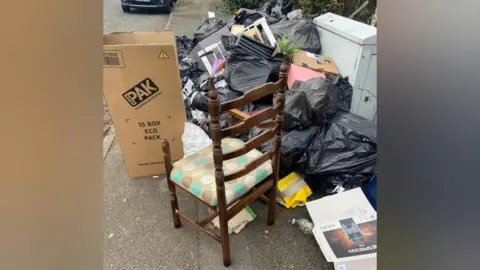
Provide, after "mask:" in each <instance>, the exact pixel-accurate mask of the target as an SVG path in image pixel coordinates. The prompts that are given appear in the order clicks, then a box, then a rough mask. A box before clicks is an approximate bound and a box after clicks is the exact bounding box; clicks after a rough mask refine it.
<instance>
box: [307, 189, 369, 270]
mask: <svg viewBox="0 0 480 270" xmlns="http://www.w3.org/2000/svg"><path fill="white" fill-rule="evenodd" d="M307 210H308V212H309V214H310V217H311V218H312V221H313V223H314V228H313V234H314V236H315V239H316V240H317V243H318V245H319V246H320V249H321V250H322V252H323V254H324V256H325V258H326V259H327V261H328V262H332V263H333V264H334V266H335V269H336V270H376V269H377V212H376V211H375V210H374V209H373V207H372V206H371V204H370V203H369V201H368V199H367V198H366V197H365V195H364V193H363V191H362V189H361V188H356V189H352V190H349V191H345V192H342V193H339V194H336V195H332V196H327V197H324V198H321V199H318V200H315V201H311V202H307ZM347 232H348V233H347Z"/></svg>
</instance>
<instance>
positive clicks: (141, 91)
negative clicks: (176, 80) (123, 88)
mask: <svg viewBox="0 0 480 270" xmlns="http://www.w3.org/2000/svg"><path fill="white" fill-rule="evenodd" d="M159 91H160V89H159V88H158V86H157V85H156V84H155V83H154V82H153V81H152V80H151V79H150V78H146V79H145V80H143V81H141V82H140V83H138V84H137V85H135V86H134V87H132V88H131V89H129V90H128V91H127V92H125V93H123V97H124V98H125V100H126V101H127V102H128V104H130V105H131V106H132V107H138V106H139V105H141V104H143V103H144V102H145V101H147V100H148V99H149V98H151V97H152V96H154V95H155V94H157V93H158V92H159Z"/></svg>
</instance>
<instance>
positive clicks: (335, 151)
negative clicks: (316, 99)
mask: <svg viewBox="0 0 480 270" xmlns="http://www.w3.org/2000/svg"><path fill="white" fill-rule="evenodd" d="M302 159H303V160H305V165H304V168H303V170H302V171H303V173H304V174H305V175H306V178H305V179H306V181H307V183H308V185H309V186H310V187H311V188H312V189H318V188H321V187H323V188H325V189H326V191H327V193H330V194H331V193H332V192H333V190H334V189H335V187H337V185H339V186H342V187H343V188H345V189H347V190H348V189H352V188H355V187H360V186H362V185H363V184H364V183H366V182H368V181H369V180H370V179H371V178H372V177H373V175H374V174H375V172H376V165H377V131H376V124H375V123H374V122H372V121H370V120H367V119H365V118H363V117H360V116H357V115H354V114H352V113H348V112H337V114H336V115H335V117H334V118H333V119H332V120H331V121H330V122H329V123H328V124H327V125H325V126H324V127H323V128H322V129H321V131H320V132H318V133H317V134H316V136H315V138H314V139H313V140H312V143H311V144H310V145H309V146H308V148H307V151H306V152H305V153H304V156H303V157H302Z"/></svg>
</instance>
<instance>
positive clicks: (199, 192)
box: [163, 57, 288, 266]
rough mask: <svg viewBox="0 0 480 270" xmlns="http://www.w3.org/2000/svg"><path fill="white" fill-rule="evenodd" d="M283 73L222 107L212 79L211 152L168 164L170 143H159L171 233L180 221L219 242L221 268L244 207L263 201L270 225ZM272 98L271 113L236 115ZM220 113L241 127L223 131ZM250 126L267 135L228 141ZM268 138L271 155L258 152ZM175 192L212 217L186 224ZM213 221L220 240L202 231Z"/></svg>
mask: <svg viewBox="0 0 480 270" xmlns="http://www.w3.org/2000/svg"><path fill="white" fill-rule="evenodd" d="M284 58H285V57H284ZM287 69H288V67H287V65H286V63H285V59H284V61H283V63H282V65H281V67H280V73H279V80H278V81H277V82H275V83H267V84H264V85H262V86H260V87H257V88H255V89H252V90H250V91H248V92H246V93H245V94H244V95H243V96H241V97H238V98H236V99H234V100H231V101H228V102H224V103H223V104H221V103H220V99H219V98H218V93H217V91H216V89H215V84H214V80H213V78H211V79H210V90H209V93H208V96H209V114H210V127H211V138H212V142H213V146H211V147H207V148H205V149H203V150H201V151H199V152H198V153H195V154H193V155H191V156H188V157H184V158H183V159H180V160H179V161H177V162H175V163H174V164H172V160H171V157H170V148H169V144H168V141H166V140H164V141H163V152H164V159H165V167H166V172H167V182H168V188H169V191H170V203H171V207H172V215H173V223H174V227H175V228H179V227H180V226H181V222H180V218H183V219H184V220H186V221H187V222H189V223H191V224H192V225H193V226H195V227H197V228H198V229H200V230H201V231H203V232H205V233H206V234H208V235H209V236H211V237H212V238H214V239H215V240H217V241H218V242H220V243H221V245H222V252H223V264H224V265H225V266H229V265H230V264H231V259H230V244H229V234H228V221H229V220H230V219H231V218H233V217H234V216H235V215H236V214H238V213H239V212H240V211H241V210H242V209H243V208H244V207H245V206H246V205H247V204H249V203H251V202H253V201H254V200H256V199H257V198H261V199H262V200H264V201H266V202H267V204H268V218H267V223H268V225H273V223H274V219H275V206H276V190H277V189H276V187H277V181H278V173H279V161H280V144H281V131H282V124H283V115H284V107H285V91H286V88H287V86H286V85H287V83H286V80H287ZM272 94H274V95H276V102H275V103H274V105H273V106H272V107H270V108H268V109H265V110H262V111H259V112H257V113H255V114H253V115H248V116H245V115H243V114H241V113H239V112H240V111H239V110H238V109H237V108H241V107H243V106H245V105H247V104H249V103H251V102H252V101H255V100H258V99H261V98H263V97H266V96H269V95H272ZM222 112H229V113H230V115H232V116H233V117H237V118H240V119H239V120H243V121H240V123H234V122H232V121H230V122H231V123H232V124H233V125H231V126H229V127H227V128H225V129H221V126H220V114H221V113H222ZM269 119H272V120H273V121H270V122H269V124H268V123H267V122H265V121H266V120H269ZM254 126H257V127H263V128H265V130H264V131H263V132H262V133H261V134H259V135H258V136H256V137H254V138H252V139H250V140H249V141H248V142H246V143H244V142H242V141H240V140H238V139H235V138H232V136H233V135H235V134H241V133H243V132H246V131H248V130H249V129H251V128H253V127H254ZM272 138H274V140H273V142H274V143H273V146H272V149H269V150H268V151H266V152H265V153H262V152H260V151H258V150H257V149H256V148H257V147H259V146H260V145H262V144H263V143H265V142H267V141H269V140H270V139H272ZM176 187H179V188H182V189H184V190H186V191H187V192H189V193H191V194H192V195H194V196H195V197H196V198H197V199H199V200H200V201H202V202H204V203H205V204H206V205H207V206H208V207H209V208H210V210H211V212H212V213H211V214H210V215H209V216H208V217H207V218H205V219H204V220H202V221H198V222H197V221H194V220H192V219H189V218H188V217H187V216H186V215H185V214H184V213H182V212H180V211H179V207H178V201H177V195H176ZM266 192H269V193H268V196H266V195H264V193H266ZM217 216H218V217H219V223H220V235H218V234H217V233H215V232H214V231H212V230H210V229H208V228H206V227H205V226H206V225H207V224H208V223H210V222H211V221H212V220H213V219H214V218H216V217H217Z"/></svg>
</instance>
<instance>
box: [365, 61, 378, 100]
mask: <svg viewBox="0 0 480 270" xmlns="http://www.w3.org/2000/svg"><path fill="white" fill-rule="evenodd" d="M363 89H367V90H368V91H370V92H372V94H374V95H375V96H376V95H377V55H376V54H374V55H372V58H371V60H370V66H369V68H368V74H367V76H366V78H365V83H363Z"/></svg>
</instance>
